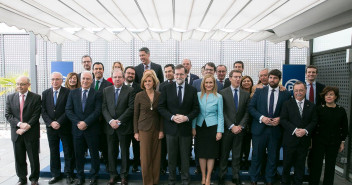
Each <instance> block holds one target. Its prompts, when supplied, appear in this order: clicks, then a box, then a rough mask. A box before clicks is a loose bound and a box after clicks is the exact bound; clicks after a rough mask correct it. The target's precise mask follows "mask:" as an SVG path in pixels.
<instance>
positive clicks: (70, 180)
mask: <svg viewBox="0 0 352 185" xmlns="http://www.w3.org/2000/svg"><path fill="white" fill-rule="evenodd" d="M74 181H75V180H74V179H73V178H72V177H70V176H68V177H67V178H66V184H72V183H73V182H74Z"/></svg>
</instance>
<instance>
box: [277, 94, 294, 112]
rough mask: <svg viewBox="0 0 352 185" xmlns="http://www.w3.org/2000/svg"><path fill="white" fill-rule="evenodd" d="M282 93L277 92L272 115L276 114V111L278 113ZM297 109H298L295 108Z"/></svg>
mask: <svg viewBox="0 0 352 185" xmlns="http://www.w3.org/2000/svg"><path fill="white" fill-rule="evenodd" d="M282 93H283V92H281V91H280V90H279V96H278V98H277V102H276V107H275V111H274V115H275V113H278V112H277V111H279V105H280V102H281V101H282ZM297 108H298V107H297Z"/></svg>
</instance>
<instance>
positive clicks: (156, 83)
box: [141, 70, 159, 90]
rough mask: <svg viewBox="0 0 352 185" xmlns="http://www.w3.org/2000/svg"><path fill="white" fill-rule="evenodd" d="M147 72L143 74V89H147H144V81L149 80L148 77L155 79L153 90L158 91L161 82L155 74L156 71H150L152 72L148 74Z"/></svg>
mask: <svg viewBox="0 0 352 185" xmlns="http://www.w3.org/2000/svg"><path fill="white" fill-rule="evenodd" d="M146 71H147V70H146ZM146 71H144V73H143V77H142V80H141V88H142V89H145V87H144V81H145V80H146V79H147V78H148V77H151V78H152V79H153V83H154V84H153V89H154V90H155V89H156V87H157V85H158V84H159V80H158V78H157V77H156V74H155V72H154V70H149V71H151V73H148V72H146Z"/></svg>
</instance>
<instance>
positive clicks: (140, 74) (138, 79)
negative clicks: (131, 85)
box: [134, 62, 164, 84]
mask: <svg viewBox="0 0 352 185" xmlns="http://www.w3.org/2000/svg"><path fill="white" fill-rule="evenodd" d="M134 69H135V70H136V77H135V79H134V81H135V82H137V83H139V84H140V83H141V80H142V77H143V72H144V65H143V64H142V63H141V64H139V65H138V66H136V67H135V68H134ZM150 69H153V70H154V71H155V73H156V76H157V77H158V79H159V82H163V81H164V75H163V70H162V69H161V65H159V64H156V63H154V62H150Z"/></svg>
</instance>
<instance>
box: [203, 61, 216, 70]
mask: <svg viewBox="0 0 352 185" xmlns="http://www.w3.org/2000/svg"><path fill="white" fill-rule="evenodd" d="M205 66H210V67H212V68H214V72H215V71H216V66H215V64H214V63H213V62H208V63H206V64H205V65H204V69H205Z"/></svg>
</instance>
